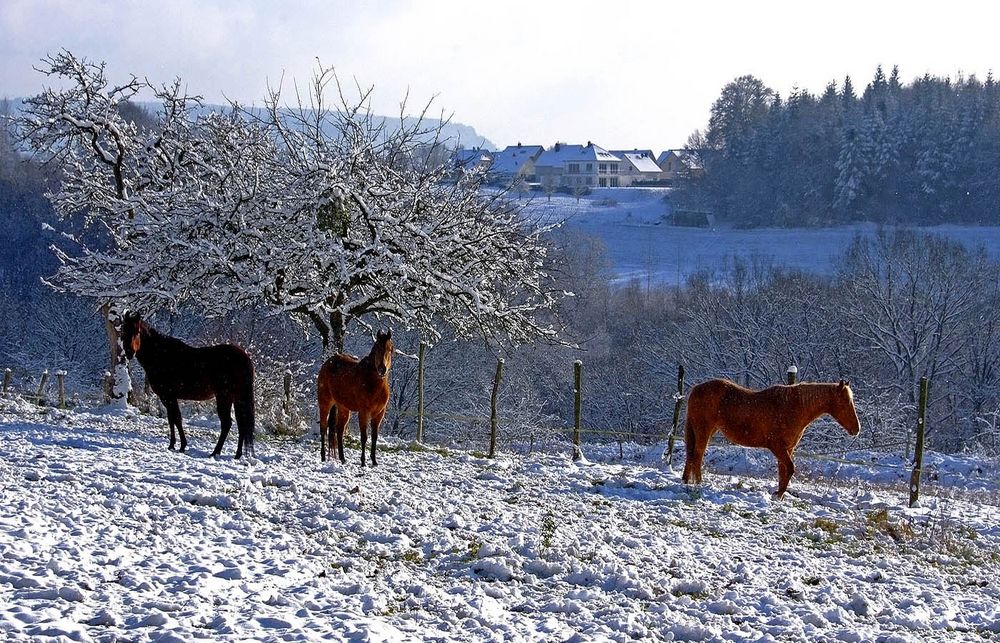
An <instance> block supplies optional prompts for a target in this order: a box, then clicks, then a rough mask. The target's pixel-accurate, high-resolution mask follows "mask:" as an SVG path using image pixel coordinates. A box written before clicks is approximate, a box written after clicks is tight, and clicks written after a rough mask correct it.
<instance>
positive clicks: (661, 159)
mask: <svg viewBox="0 0 1000 643" xmlns="http://www.w3.org/2000/svg"><path fill="white" fill-rule="evenodd" d="M671 155H673V156H675V157H677V160H679V161H680V162H681V163H683V164H684V165H685V166H687V167H688V168H689V169H692V170H694V169H698V168H700V167H701V164H700V163H699V162H698V159H697V158H695V156H694V150H688V149H678V150H663V152H661V153H660V155H659V156H658V157H656V164H657V165H659V166H660V167H663V164H664V163H665V162H666V160H667V159H668V158H670V156H671Z"/></svg>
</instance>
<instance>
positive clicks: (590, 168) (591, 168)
mask: <svg viewBox="0 0 1000 643" xmlns="http://www.w3.org/2000/svg"><path fill="white" fill-rule="evenodd" d="M593 171H594V164H593V163H587V172H593Z"/></svg>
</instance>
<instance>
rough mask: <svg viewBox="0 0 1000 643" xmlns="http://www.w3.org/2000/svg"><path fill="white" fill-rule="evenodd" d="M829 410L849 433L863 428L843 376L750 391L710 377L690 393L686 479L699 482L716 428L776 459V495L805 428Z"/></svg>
mask: <svg viewBox="0 0 1000 643" xmlns="http://www.w3.org/2000/svg"><path fill="white" fill-rule="evenodd" d="M824 414H826V415H830V416H832V417H833V419H834V420H836V421H837V422H838V423H839V424H840V426H842V427H843V428H844V430H845V431H847V433H849V434H850V435H857V434H858V431H860V430H861V425H860V422H859V421H858V413H857V411H856V410H855V408H854V393H853V392H852V391H851V387H850V385H849V384H848V383H847V382H845V381H844V380H840V382H837V383H832V382H830V383H820V382H817V383H812V382H809V383H801V384H792V385H787V386H786V385H782V386H772V387H771V388H768V389H764V390H762V391H752V390H750V389H746V388H743V387H742V386H740V385H738V384H734V383H733V382H730V381H729V380H723V379H714V380H709V381H707V382H702V383H701V384H698V385H696V386H694V387H693V388H692V389H691V391H690V393H688V409H687V421H686V423H685V425H684V445H685V447H686V451H687V455H686V460H685V463H684V482H685V483H686V484H697V483H700V482H701V466H702V459H703V458H704V457H705V449H706V448H707V447H708V441H709V440H710V439H711V438H712V435H714V434H715V432H716V431H718V430H721V431H722V434H723V435H725V436H726V437H727V438H729V441H730V442H732V443H734V444H738V445H741V446H745V447H758V448H763V449H768V450H770V451H771V453H773V454H774V457H775V459H777V461H778V489H777V491H775V493H774V499H775V500H778V499H780V498H781V497H782V496H783V495H784V493H785V490H786V489H787V488H788V482H789V480H791V478H792V474H793V473H795V463H794V462H792V453H794V451H795V447H796V446H798V444H799V440H801V439H802V434H803V433H805V430H806V427H807V426H809V424H811V423H812V422H813V421H814V420H816V419H817V418H819V417H820V416H821V415H824Z"/></svg>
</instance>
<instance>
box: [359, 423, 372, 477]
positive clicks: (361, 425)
mask: <svg viewBox="0 0 1000 643" xmlns="http://www.w3.org/2000/svg"><path fill="white" fill-rule="evenodd" d="M370 419H371V417H370V416H369V415H368V414H367V413H365V412H364V411H358V428H359V429H360V430H361V466H362V467H363V466H365V442H367V441H368V422H369V421H370Z"/></svg>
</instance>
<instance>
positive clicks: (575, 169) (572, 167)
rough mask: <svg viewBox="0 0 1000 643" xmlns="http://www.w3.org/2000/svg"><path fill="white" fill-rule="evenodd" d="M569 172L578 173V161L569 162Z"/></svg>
mask: <svg viewBox="0 0 1000 643" xmlns="http://www.w3.org/2000/svg"><path fill="white" fill-rule="evenodd" d="M569 173H570V174H579V173H580V164H579V163H570V164H569Z"/></svg>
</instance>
